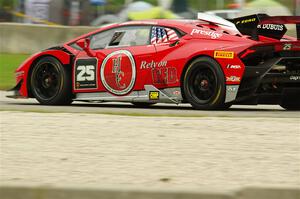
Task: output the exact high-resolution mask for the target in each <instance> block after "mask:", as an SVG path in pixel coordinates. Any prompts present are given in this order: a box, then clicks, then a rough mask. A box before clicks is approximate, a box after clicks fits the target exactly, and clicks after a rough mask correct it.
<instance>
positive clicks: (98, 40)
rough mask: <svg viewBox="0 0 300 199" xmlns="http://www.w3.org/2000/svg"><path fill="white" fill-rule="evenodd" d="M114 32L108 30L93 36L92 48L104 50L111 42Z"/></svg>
mask: <svg viewBox="0 0 300 199" xmlns="http://www.w3.org/2000/svg"><path fill="white" fill-rule="evenodd" d="M112 33H113V30H106V31H103V32H100V33H97V34H95V35H92V36H91V43H90V48H91V49H93V50H95V49H104V48H105V47H106V46H107V45H108V43H109V41H110V40H111V37H112Z"/></svg>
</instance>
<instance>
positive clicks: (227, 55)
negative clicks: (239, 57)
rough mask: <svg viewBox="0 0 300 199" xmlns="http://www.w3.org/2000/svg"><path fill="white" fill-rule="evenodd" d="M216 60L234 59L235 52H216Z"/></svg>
mask: <svg viewBox="0 0 300 199" xmlns="http://www.w3.org/2000/svg"><path fill="white" fill-rule="evenodd" d="M214 58H223V59H233V58H234V52H231V51H215V52H214Z"/></svg>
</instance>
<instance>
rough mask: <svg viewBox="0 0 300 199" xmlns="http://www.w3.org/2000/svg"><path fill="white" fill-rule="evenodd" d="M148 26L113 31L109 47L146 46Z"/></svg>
mask: <svg viewBox="0 0 300 199" xmlns="http://www.w3.org/2000/svg"><path fill="white" fill-rule="evenodd" d="M149 36H150V26H128V27H122V28H117V29H115V31H114V33H113V36H112V39H111V41H110V42H109V46H111V47H114V46H142V45H148V44H149V43H150V42H149Z"/></svg>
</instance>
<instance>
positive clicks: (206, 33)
mask: <svg viewBox="0 0 300 199" xmlns="http://www.w3.org/2000/svg"><path fill="white" fill-rule="evenodd" d="M194 34H200V35H204V36H209V37H210V38H211V39H218V38H220V37H222V36H223V35H222V34H221V33H217V32H215V31H207V30H200V29H193V30H192V32H191V35H194Z"/></svg>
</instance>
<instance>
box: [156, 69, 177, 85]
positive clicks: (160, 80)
mask: <svg viewBox="0 0 300 199" xmlns="http://www.w3.org/2000/svg"><path fill="white" fill-rule="evenodd" d="M152 80H153V83H154V84H174V83H176V82H177V81H178V79H177V69H176V68H175V67H168V68H156V69H152Z"/></svg>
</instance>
